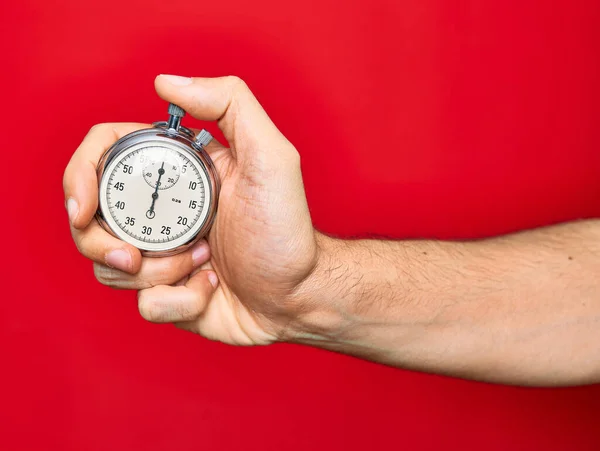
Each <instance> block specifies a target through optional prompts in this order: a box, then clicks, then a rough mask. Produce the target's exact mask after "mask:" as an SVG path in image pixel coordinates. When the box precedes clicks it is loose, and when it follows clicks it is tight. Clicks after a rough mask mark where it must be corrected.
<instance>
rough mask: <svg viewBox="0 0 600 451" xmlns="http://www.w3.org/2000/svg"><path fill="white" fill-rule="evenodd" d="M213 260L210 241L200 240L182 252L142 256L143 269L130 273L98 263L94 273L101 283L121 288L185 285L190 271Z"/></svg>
mask: <svg viewBox="0 0 600 451" xmlns="http://www.w3.org/2000/svg"><path fill="white" fill-rule="evenodd" d="M209 259H210V249H209V246H208V243H207V242H206V241H204V240H200V241H199V242H198V243H196V244H195V245H194V246H193V247H192V248H191V249H188V250H187V251H185V252H182V253H181V254H177V255H173V256H171V257H161V258H150V257H144V258H142V259H141V262H140V267H139V271H137V272H136V273H135V274H128V273H127V272H123V271H120V270H118V269H116V268H114V267H110V266H107V265H106V264H102V263H94V274H95V276H96V279H98V281H99V282H100V283H102V284H104V285H108V286H110V287H113V288H118V289H128V290H143V289H147V288H152V287H158V286H161V285H171V284H176V285H178V286H181V285H182V284H184V283H186V281H187V278H188V276H189V274H191V273H193V271H194V270H195V269H197V268H199V267H200V266H201V265H203V264H204V263H206V262H207V261H208V260H209ZM111 266H112V265H111ZM187 283H190V282H189V281H187Z"/></svg>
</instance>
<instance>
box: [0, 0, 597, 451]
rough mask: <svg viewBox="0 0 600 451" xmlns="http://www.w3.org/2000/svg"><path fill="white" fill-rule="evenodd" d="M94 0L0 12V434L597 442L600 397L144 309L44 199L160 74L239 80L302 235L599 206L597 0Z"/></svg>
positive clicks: (29, 443)
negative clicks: (269, 128)
mask: <svg viewBox="0 0 600 451" xmlns="http://www.w3.org/2000/svg"><path fill="white" fill-rule="evenodd" d="M94 3H96V5H95V6H91V4H92V2H85V1H71V2H66V1H60V0H57V1H52V2H50V1H42V0H39V1H15V2H10V3H9V2H8V1H6V0H3V1H2V3H1V5H2V6H1V8H2V9H1V14H0V38H1V40H0V42H2V44H1V45H2V57H3V60H2V75H1V77H2V80H0V81H1V83H2V85H1V86H2V88H3V89H2V96H3V108H2V110H3V111H2V112H1V113H0V114H1V115H2V118H1V120H2V122H1V124H2V126H3V127H4V131H3V133H2V135H3V144H2V160H1V161H2V163H1V165H0V166H1V168H2V169H1V170H0V171H1V172H0V174H1V177H0V179H1V185H0V186H2V188H3V190H4V191H3V196H2V200H1V203H2V209H1V212H0V214H1V215H2V227H3V232H4V234H5V236H8V237H9V239H8V242H6V241H5V242H4V243H3V246H2V247H3V256H4V258H3V263H2V272H1V277H2V282H3V283H2V287H3V291H2V293H3V294H2V302H0V362H1V363H0V365H1V368H0V449H3V450H23V449H48V450H69V449H74V450H75V449H76V450H106V449H114V450H132V449H136V450H137V449H139V450H142V449H143V450H167V449H168V450H174V449H177V450H188V449H207V450H213V449H215V450H217V449H218V450H239V449H257V450H305V449H344V450H348V449H392V448H396V449H397V448H402V449H412V450H420V449H477V450H479V449H488V450H506V449H529V450H530V449H555V450H558V449H564V450H567V449H568V450H574V449H577V450H584V449H599V447H600V445H599V442H600V440H599V439H600V425H599V421H600V386H593V387H586V388H573V389H553V390H549V389H523V388H511V387H501V386H490V385H486V384H479V383H473V382H465V381H460V380H453V379H449V378H442V377H437V376H429V375H422V374H416V373H411V372H406V371H401V370H396V369H392V368H386V367H383V366H379V365H375V364H371V363H367V362H362V361H359V360H355V359H353V358H349V357H345V356H340V355H336V354H332V353H328V352H324V351H318V350H313V349H309V348H302V347H296V346H289V345H277V346H272V347H268V348H256V349H247V348H244V349H242V348H232V347H228V346H225V345H221V344H218V343H212V342H207V341H206V340H204V339H202V338H200V337H197V336H193V335H188V334H187V333H185V332H182V331H179V330H176V329H175V328H173V327H172V326H168V325H167V326H155V325H151V324H148V323H145V322H144V321H143V320H142V319H141V318H140V317H139V316H138V314H137V310H136V302H135V294H134V293H132V292H116V291H112V290H110V289H108V288H106V287H102V286H100V285H99V284H97V283H96V282H95V280H94V278H93V275H92V269H91V264H90V263H89V262H87V261H85V260H84V259H83V258H82V257H80V256H79V255H78V254H77V252H76V249H75V247H74V245H73V244H72V242H71V241H70V236H69V233H68V227H67V218H66V214H65V211H64V209H63V198H62V189H61V179H62V172H63V169H64V167H65V165H66V163H67V161H68V159H69V157H70V155H71V154H72V152H73V151H74V150H75V148H76V146H77V145H78V143H79V142H80V140H81V139H82V137H83V136H84V135H85V133H86V132H87V130H88V129H89V128H90V126H91V125H93V124H94V123H97V122H107V121H146V122H150V121H153V120H162V119H164V118H165V109H166V105H165V104H164V103H163V102H162V101H160V100H159V99H158V98H157V97H156V96H155V94H154V91H153V78H154V76H155V75H156V74H159V73H175V74H183V75H203V76H212V75H226V74H237V75H239V76H241V77H242V78H245V79H246V81H247V82H248V83H249V85H250V86H251V87H252V88H253V90H254V91H255V93H256V95H257V96H258V97H259V99H260V100H261V102H262V103H263V105H264V106H265V108H266V109H267V111H268V112H269V113H270V114H271V116H272V117H273V119H274V120H275V122H276V123H277V124H278V125H279V127H280V128H281V130H282V131H283V132H284V133H285V134H286V135H287V136H288V137H289V138H290V139H291V141H292V142H293V143H294V144H295V145H296V146H297V147H298V149H299V151H300V152H301V155H302V158H303V168H304V175H305V182H306V189H307V193H308V198H309V203H310V207H311V211H312V215H313V218H314V222H315V224H316V225H317V226H318V227H319V228H321V229H322V230H324V231H327V232H330V233H335V234H339V235H342V236H350V235H352V236H358V235H361V236H364V235H367V234H377V235H383V236H389V237H395V238H405V237H441V238H471V237H482V236H489V235H495V234H499V233H505V232H509V231H514V230H518V229H523V228H530V227H534V226H539V225H543V224H549V223H554V222H559V221H564V220H569V219H574V218H580V217H592V216H598V215H600V204H599V202H598V198H599V195H600V177H599V174H600V155H599V154H600V137H599V134H598V123H599V121H598V119H599V113H598V105H599V102H600V93H599V89H598V84H599V81H600V77H599V71H598V68H599V59H600V52H599V50H600V48H599V46H598V44H597V42H600V40H599V39H598V38H599V35H600V31H599V27H598V23H599V22H600V11H599V9H600V6H599V3H598V2H597V1H568V0H561V1H558V0H557V1H542V0H540V1H533V0H532V1H512V0H511V1H507V0H502V1H500V0H497V1H476V0H471V1H468V0H462V1H454V2H447V1H443V0H438V1H433V0H432V1H423V0H412V1H408V0H404V1H392V0H388V1H349V0H345V1H344V0H319V1H312V0H310V1H303V2H285V1H266V0H261V1H243V0H236V1H221V2H214V1H213V2H201V1H187V2H182V1H179V2H176V1H162V2H157V1H123V0H121V1H113V0H105V1H102V2H94ZM292 3H294V4H292ZM187 124H188V125H196V126H198V125H199V124H194V122H193V121H191V120H190V119H189V118H188V119H187ZM209 129H210V130H212V131H215V128H214V124H210V125H209Z"/></svg>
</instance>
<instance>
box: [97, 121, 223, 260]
mask: <svg viewBox="0 0 600 451" xmlns="http://www.w3.org/2000/svg"><path fill="white" fill-rule="evenodd" d="M163 124H164V125H163ZM153 125H154V127H153V128H148V129H142V130H138V131H136V132H133V133H130V134H128V135H126V136H124V137H123V138H121V139H120V140H118V141H117V142H116V143H115V144H113V145H112V146H111V147H110V148H109V149H108V150H107V151H106V152H105V153H104V154H103V155H102V157H101V158H100V161H99V163H98V171H97V175H98V187H99V188H100V186H101V185H102V177H103V175H104V170H105V168H106V167H107V166H108V164H110V162H111V161H113V160H114V159H115V158H117V157H119V156H120V155H121V154H123V153H124V152H126V151H127V150H128V149H130V148H131V147H132V146H135V145H137V144H140V143H144V142H161V141H162V142H165V144H166V143H168V144H169V145H175V146H177V147H178V148H179V149H180V150H181V151H183V152H185V153H186V155H188V156H189V158H193V159H195V160H196V161H197V162H198V164H199V165H200V166H201V167H202V168H203V169H205V170H206V174H207V177H208V180H209V184H208V189H209V190H210V196H209V198H210V203H209V204H208V205H206V208H208V213H207V215H206V219H205V221H204V224H203V225H202V227H201V228H200V229H199V230H198V232H197V234H196V235H194V236H192V237H190V240H189V241H188V242H186V243H185V244H183V245H181V246H178V247H175V248H173V249H166V250H161V251H145V250H142V251H141V252H142V255H144V256H148V257H164V256H168V255H174V254H178V253H180V252H183V251H185V250H186V249H188V248H189V247H191V246H193V245H194V243H196V242H197V241H198V240H200V239H201V238H202V237H204V236H205V235H206V234H207V233H208V232H209V230H210V228H211V226H212V223H213V221H214V218H215V215H216V210H217V205H218V199H219V189H220V181H219V177H218V175H217V171H216V169H215V167H214V164H213V162H212V160H211V159H210V157H209V156H208V154H207V153H206V152H205V151H204V149H202V148H200V149H198V147H197V146H198V145H197V144H196V143H195V142H194V141H192V139H193V136H194V134H193V133H192V132H191V131H190V130H189V129H186V128H185V127H180V128H179V130H178V131H174V130H168V129H166V123H164V122H163V123H160V122H159V123H155V124H153ZM206 133H208V132H206ZM209 135H210V134H209ZM211 138H212V137H211ZM209 142H210V141H209ZM102 195H103V193H101V192H100V193H99V196H102ZM99 200H100V197H99ZM96 218H97V220H98V222H99V223H100V225H101V226H102V227H103V228H104V229H105V230H106V231H108V232H109V233H110V234H111V235H113V236H115V237H117V235H116V233H115V232H114V231H113V230H112V229H111V227H110V226H109V225H108V223H107V222H106V220H105V219H104V213H103V212H102V210H101V208H99V209H98V211H97V214H96ZM117 238H118V237H117Z"/></svg>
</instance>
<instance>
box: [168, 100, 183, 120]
mask: <svg viewBox="0 0 600 451" xmlns="http://www.w3.org/2000/svg"><path fill="white" fill-rule="evenodd" d="M169 115H170V116H175V117H183V116H185V111H183V108H181V107H179V106H177V105H175V104H174V103H170V104H169Z"/></svg>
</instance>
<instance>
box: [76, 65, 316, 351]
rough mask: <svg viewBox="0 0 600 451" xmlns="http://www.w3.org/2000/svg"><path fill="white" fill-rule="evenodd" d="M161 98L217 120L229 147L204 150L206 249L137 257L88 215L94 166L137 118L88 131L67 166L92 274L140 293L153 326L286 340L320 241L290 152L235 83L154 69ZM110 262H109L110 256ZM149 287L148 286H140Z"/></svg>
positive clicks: (239, 340) (228, 338)
mask: <svg viewBox="0 0 600 451" xmlns="http://www.w3.org/2000/svg"><path fill="white" fill-rule="evenodd" d="M156 89H157V92H158V94H159V95H160V96H161V97H162V98H163V99H165V100H167V101H169V102H173V103H175V104H177V105H180V106H181V107H182V108H184V109H185V110H186V111H187V112H188V113H190V114H191V115H192V116H194V117H196V118H197V119H200V120H204V121H214V120H217V121H218V124H219V127H220V128H221V130H222V131H223V133H224V135H225V137H226V139H227V140H228V142H229V144H230V146H231V147H230V148H226V147H224V146H222V145H221V144H219V143H218V142H216V141H213V142H212V143H211V144H209V145H208V146H207V148H206V150H207V152H208V153H209V154H210V156H211V158H212V159H213V161H214V163H215V166H216V168H217V171H218V173H219V176H220V179H221V192H220V199H219V206H218V211H217V216H216V218H215V222H214V225H213V227H212V229H211V231H210V234H209V236H208V241H209V243H210V248H211V250H212V255H211V256H210V262H208V263H207V264H205V265H203V266H202V267H201V268H199V266H200V265H202V264H203V263H204V262H205V261H206V260H207V259H208V257H209V252H208V246H207V245H206V243H200V244H199V245H198V246H197V247H196V248H195V249H194V250H192V251H188V252H186V253H184V254H180V255H177V256H174V257H169V258H165V259H148V258H142V257H141V255H140V253H139V251H138V250H137V249H136V248H134V247H133V246H130V245H128V244H127V243H124V242H122V241H120V240H118V239H116V238H114V237H112V236H111V235H109V234H108V233H106V232H105V231H104V230H103V229H102V228H101V227H100V226H99V225H98V224H97V223H96V221H95V220H92V218H93V215H94V213H95V211H96V209H97V197H98V191H97V185H98V182H97V179H96V165H97V162H98V160H99V158H100V156H101V155H102V153H103V152H104V151H105V149H107V148H108V147H109V146H110V145H112V144H113V142H114V141H115V140H116V139H118V138H120V137H121V136H123V135H125V134H127V133H130V132H131V131H133V130H136V129H139V128H144V126H143V125H138V124H104V125H99V126H96V127H94V128H93V129H92V130H91V131H90V133H89V135H88V136H87V137H86V138H85V140H84V142H83V143H82V144H81V146H80V148H79V149H78V150H77V152H76V153H75V155H74V156H73V158H72V160H71V162H70V163H69V166H68V167H67V170H66V171H65V178H64V186H65V196H66V199H67V209H68V211H69V217H70V220H71V230H72V232H73V238H74V239H75V242H76V243H77V246H78V248H79V250H80V251H81V252H82V253H83V254H84V255H85V256H87V257H88V258H91V259H92V260H94V261H95V262H96V263H95V265H94V268H95V273H96V277H97V278H98V280H100V281H101V282H102V283H104V284H107V285H110V286H113V287H118V288H142V291H140V292H139V296H138V298H139V309H140V313H141V314H142V316H143V317H144V318H146V319H148V320H149V321H153V322H159V323H163V322H173V323H175V324H176V325H177V326H178V327H181V328H183V329H187V330H190V331H193V332H197V333H200V334H202V335H204V336H206V337H207V338H210V339H214V340H220V341H223V342H227V343H231V344H239V345H249V344H267V343H271V342H273V341H276V340H280V339H282V338H283V337H284V336H286V332H287V333H289V331H286V327H287V325H288V324H289V323H290V322H291V321H292V320H293V319H294V318H296V317H297V316H298V314H299V313H309V311H310V310H311V308H309V307H308V306H307V305H306V303H304V302H301V301H300V300H299V299H300V298H299V296H297V292H298V290H299V286H300V285H301V283H302V282H303V281H305V279H307V277H308V276H309V275H310V274H311V272H312V271H313V269H314V268H315V265H316V263H317V256H318V246H317V241H316V233H315V231H314V229H313V227H312V223H311V220H310V215H309V212H308V206H307V203H306V198H305V195H304V188H303V184H302V176H301V172H300V159H299V155H298V152H297V151H296V149H295V148H294V147H293V146H292V145H291V144H290V142H289V141H288V140H287V139H286V138H285V137H284V136H283V135H282V134H281V133H280V132H279V131H278V130H277V128H276V127H275V125H274V124H273V123H272V122H271V120H270V119H269V117H268V116H267V114H266V113H265V111H264V110H263V109H262V107H261V106H260V104H259V103H258V101H257V100H256V99H255V97H254V96H253V95H252V93H251V92H250V90H249V89H248V88H247V86H246V85H245V84H244V83H243V82H242V81H241V80H239V79H238V78H235V77H225V78H215V79H202V78H196V79H188V78H180V77H170V76H159V77H157V79H156ZM117 257H118V258H117ZM143 288H146V289H143Z"/></svg>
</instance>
